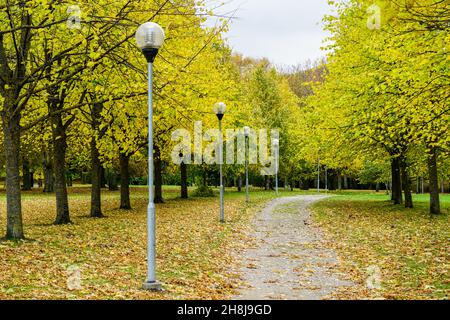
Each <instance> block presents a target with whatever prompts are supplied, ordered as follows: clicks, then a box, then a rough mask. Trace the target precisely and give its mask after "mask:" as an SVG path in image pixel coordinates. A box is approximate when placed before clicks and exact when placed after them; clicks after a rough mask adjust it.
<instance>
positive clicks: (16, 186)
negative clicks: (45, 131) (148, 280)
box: [2, 97, 25, 240]
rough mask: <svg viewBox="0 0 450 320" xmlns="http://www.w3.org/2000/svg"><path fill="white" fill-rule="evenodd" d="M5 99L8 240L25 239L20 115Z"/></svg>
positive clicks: (4, 127)
mask: <svg viewBox="0 0 450 320" xmlns="http://www.w3.org/2000/svg"><path fill="white" fill-rule="evenodd" d="M8 100H9V98H8V97H5V105H4V106H3V108H4V109H3V111H2V122H3V146H4V152H5V162H6V163H5V164H6V181H5V183H6V220H7V222H6V239H11V240H19V239H23V238H24V237H25V236H24V232H23V222H22V200H21V194H20V172H19V165H20V162H19V159H20V118H21V117H20V113H15V112H14V111H15V108H14V106H12V105H11V104H10V103H9V101H8Z"/></svg>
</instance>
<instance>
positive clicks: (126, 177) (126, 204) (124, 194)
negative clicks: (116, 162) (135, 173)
mask: <svg viewBox="0 0 450 320" xmlns="http://www.w3.org/2000/svg"><path fill="white" fill-rule="evenodd" d="M119 157H120V209H122V210H131V201H130V157H129V156H128V155H127V154H124V153H120V156H119Z"/></svg>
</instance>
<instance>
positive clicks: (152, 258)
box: [136, 22, 165, 291]
mask: <svg viewBox="0 0 450 320" xmlns="http://www.w3.org/2000/svg"><path fill="white" fill-rule="evenodd" d="M164 38H165V35H164V30H163V29H162V28H161V27H160V26H159V25H158V24H156V23H153V22H147V23H144V24H143V25H141V26H140V27H139V28H138V29H137V31H136V42H137V45H138V47H139V48H140V49H141V50H142V53H143V54H144V56H145V58H146V59H147V62H148V194H149V200H148V209H147V232H148V233H147V236H148V260H147V280H146V281H145V283H144V284H143V289H145V290H150V291H159V290H161V284H160V283H159V282H158V281H157V280H156V235H155V233H156V219H155V203H154V186H153V181H154V178H153V167H154V164H153V62H154V61H155V58H156V56H157V54H158V51H159V49H160V48H161V46H162V45H163V43H164Z"/></svg>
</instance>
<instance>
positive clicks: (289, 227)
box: [234, 195, 352, 300]
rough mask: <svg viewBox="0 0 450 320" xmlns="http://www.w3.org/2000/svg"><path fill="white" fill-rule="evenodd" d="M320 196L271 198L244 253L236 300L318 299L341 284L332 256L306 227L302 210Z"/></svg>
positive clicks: (316, 232) (307, 216)
mask: <svg viewBox="0 0 450 320" xmlns="http://www.w3.org/2000/svg"><path fill="white" fill-rule="evenodd" d="M323 198H325V197H324V196H309V195H308V196H297V197H290V198H279V199H276V200H273V201H272V202H271V203H270V204H269V205H268V206H267V207H266V208H265V209H264V210H263V211H261V212H260V213H259V214H257V216H256V218H255V221H254V230H255V232H254V234H253V236H254V238H256V240H257V243H258V245H257V248H252V249H247V250H246V251H245V253H244V256H243V260H244V264H243V267H242V270H240V271H241V274H242V275H243V280H244V282H245V283H246V284H247V285H248V287H246V288H241V289H240V290H239V295H237V296H235V297H234V299H236V300H320V299H324V298H325V296H327V295H329V294H330V293H332V292H334V291H335V290H336V289H338V288H339V287H341V286H351V285H352V283H350V282H347V281H343V280H341V278H342V276H341V275H339V274H337V273H336V271H335V269H336V266H337V264H338V260H337V258H336V253H335V252H334V251H333V250H332V249H330V248H327V247H326V246H325V245H324V242H323V241H322V240H323V238H322V234H321V232H320V230H319V229H318V228H317V227H314V226H312V224H311V215H310V211H309V210H308V206H309V205H311V204H312V203H314V202H316V201H318V200H321V199H323Z"/></svg>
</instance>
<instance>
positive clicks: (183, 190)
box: [180, 162, 189, 199]
mask: <svg viewBox="0 0 450 320" xmlns="http://www.w3.org/2000/svg"><path fill="white" fill-rule="evenodd" d="M180 171H181V199H188V197H189V195H188V182H187V165H186V164H185V163H184V162H182V163H181V165H180Z"/></svg>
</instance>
